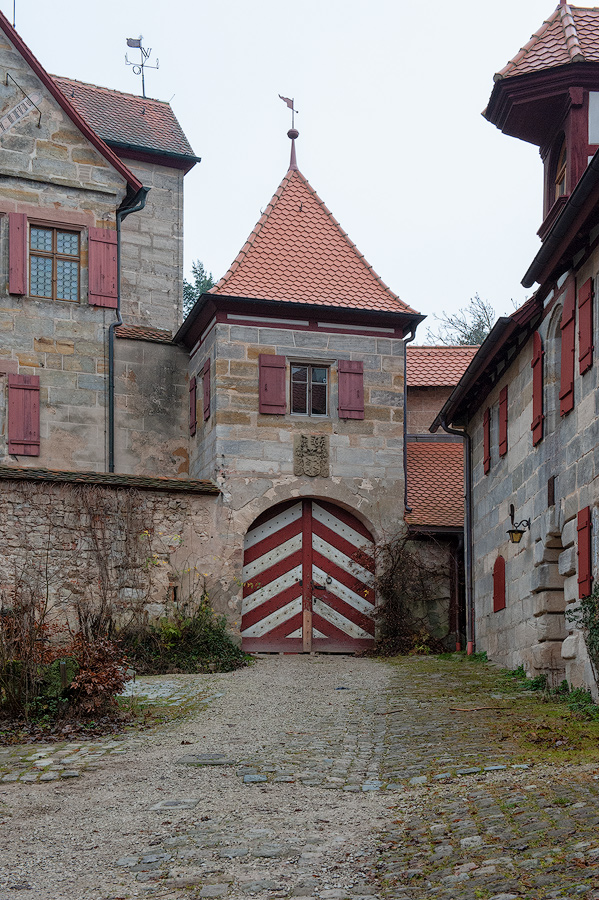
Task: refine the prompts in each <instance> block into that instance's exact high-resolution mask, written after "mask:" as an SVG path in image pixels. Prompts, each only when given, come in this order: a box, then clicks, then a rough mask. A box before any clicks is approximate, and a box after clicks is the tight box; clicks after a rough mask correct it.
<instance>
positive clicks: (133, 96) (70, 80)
mask: <svg viewBox="0 0 599 900" xmlns="http://www.w3.org/2000/svg"><path fill="white" fill-rule="evenodd" d="M50 78H52V79H54V80H55V81H67V82H68V83H69V84H81V85H83V87H88V88H94V90H96V91H106V92H107V93H109V94H119V95H120V96H121V97H131V99H132V100H143V101H146V102H147V101H149V102H150V103H160V104H162V105H163V106H169V107H170V103H169V101H168V100H159V99H158V98H157V97H141V96H140V95H139V94H133V93H131V91H121V90H119V89H118V88H110V87H106V86H105V85H103V84H94V82H92V81H81V79H80V78H69V76H68V75H50Z"/></svg>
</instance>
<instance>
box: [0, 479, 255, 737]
mask: <svg viewBox="0 0 599 900" xmlns="http://www.w3.org/2000/svg"><path fill="white" fill-rule="evenodd" d="M34 489H35V496H33V494H32V491H33V490H34ZM19 498H20V502H21V503H22V505H23V507H26V508H30V509H31V508H33V505H34V501H36V500H37V505H38V506H39V508H40V510H42V512H41V513H40V514H39V516H38V519H37V524H35V525H34V526H33V527H32V526H31V525H30V524H29V523H28V524H27V525H25V524H22V525H20V526H19V525H17V526H16V529H15V535H14V547H13V548H12V549H13V550H16V552H13V554H12V557H13V560H14V562H13V568H12V571H11V572H10V575H9V576H7V572H6V570H4V583H5V587H4V589H3V590H2V591H0V715H2V716H3V717H4V719H5V720H6V719H11V720H13V721H15V720H20V721H24V722H38V723H39V722H42V723H49V722H53V721H58V720H63V721H65V720H73V719H79V720H90V721H91V720H97V719H98V718H99V717H106V716H108V717H111V716H112V718H113V719H118V718H119V717H120V716H121V713H120V711H119V706H118V703H117V697H118V695H119V694H120V693H121V692H122V690H123V687H124V685H125V684H126V682H127V681H128V680H129V679H130V678H131V677H132V676H133V671H132V668H131V667H132V666H133V668H134V669H137V670H138V671H141V672H144V673H161V672H202V671H229V670H231V669H234V668H237V667H239V666H241V665H244V664H245V662H246V660H247V657H246V656H245V655H244V654H243V653H242V652H241V651H240V650H239V649H238V648H237V646H236V645H235V644H234V643H233V642H232V641H231V639H230V637H229V635H228V634H227V630H226V623H225V619H224V618H219V617H217V616H215V615H214V612H213V610H212V608H211V606H210V603H209V600H208V594H207V590H206V585H205V582H204V580H203V578H201V577H200V575H199V574H198V572H197V570H196V569H195V568H194V567H191V566H189V565H188V566H185V567H183V569H182V570H181V571H177V570H176V569H174V568H173V565H172V559H173V558H174V553H175V551H176V550H177V548H178V547H179V545H180V543H181V538H180V536H179V535H169V534H163V533H161V532H159V531H158V529H157V527H156V524H155V522H154V521H153V518H152V515H151V510H149V509H148V506H147V505H145V504H143V503H142V502H140V497H139V495H138V494H137V493H136V492H135V491H131V490H128V491H114V490H108V489H104V488H99V487H96V486H89V485H85V486H80V487H78V489H77V493H76V498H75V499H76V503H74V504H73V507H72V511H71V509H69V510H68V513H65V510H64V509H62V510H61V511H59V512H56V509H57V506H58V505H57V504H56V502H55V496H54V495H51V494H50V493H49V492H48V491H46V492H44V491H43V490H42V489H40V487H39V486H38V485H35V486H31V485H27V484H24V485H22V486H21V487H20V494H19ZM44 511H45V515H44V514H43V513H44ZM55 517H56V518H55ZM177 588H178V589H179V590H180V591H181V594H182V595H181V594H178V593H177ZM157 600H158V601H159V605H158V606H157V607H152V603H155V602H156V601H157ZM160 601H161V602H160ZM149 609H162V610H163V611H164V612H163V617H162V618H161V619H160V620H159V621H154V622H153V621H151V620H150V615H149V612H148V610H149Z"/></svg>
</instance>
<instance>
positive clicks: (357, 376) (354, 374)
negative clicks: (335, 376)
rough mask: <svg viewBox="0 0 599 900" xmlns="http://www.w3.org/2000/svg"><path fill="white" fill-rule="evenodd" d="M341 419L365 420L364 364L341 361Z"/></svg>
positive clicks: (339, 368) (346, 360)
mask: <svg viewBox="0 0 599 900" xmlns="http://www.w3.org/2000/svg"><path fill="white" fill-rule="evenodd" d="M338 371H339V418H340V419H363V418H364V363H363V362H361V361H360V362H358V361H354V360H348V359H340V360H339V367H338Z"/></svg>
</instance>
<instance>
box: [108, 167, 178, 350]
mask: <svg viewBox="0 0 599 900" xmlns="http://www.w3.org/2000/svg"><path fill="white" fill-rule="evenodd" d="M123 162H124V163H125V164H126V165H127V166H128V168H129V169H131V171H132V172H133V174H134V175H136V176H137V178H138V179H139V180H140V181H141V182H142V184H143V185H144V187H149V188H150V192H149V194H148V196H147V198H146V205H145V207H144V209H143V210H142V211H141V212H138V213H134V214H133V215H130V216H128V217H127V218H126V219H125V221H124V222H123V225H122V231H121V234H122V251H121V267H122V279H121V297H122V299H121V306H122V313H123V319H124V321H125V322H126V323H127V324H130V325H152V326H153V327H154V328H163V329H165V330H167V331H171V332H172V333H173V334H174V333H175V332H176V331H177V329H178V327H179V325H180V324H181V322H182V321H183V172H182V171H181V170H180V169H170V168H167V167H166V166H159V165H156V164H153V163H141V162H136V161H135V162H134V161H132V160H129V159H124V160H123Z"/></svg>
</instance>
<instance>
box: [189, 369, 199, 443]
mask: <svg viewBox="0 0 599 900" xmlns="http://www.w3.org/2000/svg"><path fill="white" fill-rule="evenodd" d="M197 424H198V423H197V413H196V377H195V375H194V376H193V378H190V379H189V433H190V435H191V436H192V437H193V436H194V434H195V433H196V428H197Z"/></svg>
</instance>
